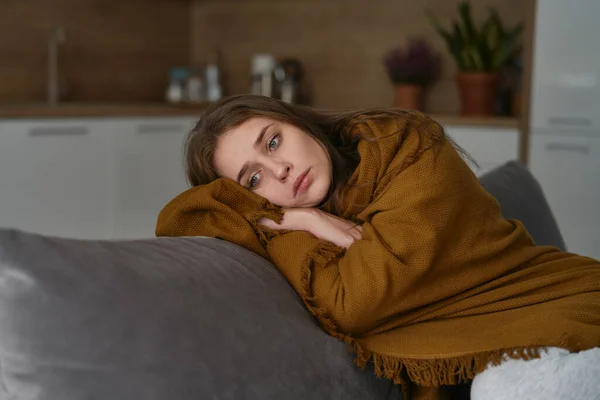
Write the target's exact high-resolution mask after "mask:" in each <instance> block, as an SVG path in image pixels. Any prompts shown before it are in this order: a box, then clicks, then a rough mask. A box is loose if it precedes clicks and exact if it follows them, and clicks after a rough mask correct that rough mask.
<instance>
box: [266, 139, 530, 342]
mask: <svg viewBox="0 0 600 400" xmlns="http://www.w3.org/2000/svg"><path fill="white" fill-rule="evenodd" d="M404 145H407V146H410V139H408V140H407V142H405V143H404ZM404 145H403V146H404ZM406 156H407V155H406V154H405V153H403V152H402V151H398V154H397V156H396V157H406ZM400 161H402V160H400ZM359 218H360V219H361V220H363V221H365V222H364V224H363V239H362V240H359V241H356V242H355V243H354V244H353V245H352V246H350V248H349V249H348V250H346V251H345V252H344V251H343V249H340V248H337V247H336V246H333V245H332V244H331V243H328V242H326V241H322V240H319V239H317V238H316V237H314V236H313V235H311V234H309V233H307V232H290V233H285V234H282V235H279V236H276V237H275V238H274V239H273V240H272V241H271V242H270V243H269V244H268V246H267V251H268V253H269V256H270V257H271V259H272V260H273V262H274V263H275V264H276V265H277V266H278V268H279V269H280V270H281V272H282V273H283V274H284V275H285V276H286V278H287V279H288V280H289V281H290V283H291V284H292V285H293V286H294V288H295V289H296V291H298V292H299V293H300V295H301V296H302V297H303V299H304V300H305V302H306V301H307V300H308V301H309V302H310V304H311V305H312V307H313V308H312V311H313V312H314V310H315V309H319V310H322V311H324V312H325V313H326V314H327V315H328V317H329V318H330V319H332V320H333V322H334V323H335V324H336V325H337V327H338V328H339V329H341V330H342V331H343V332H346V333H349V334H354V335H360V334H366V333H368V332H369V331H371V329H372V328H374V327H376V326H379V327H380V328H379V329H382V328H381V326H382V325H381V324H385V321H386V319H387V318H388V317H390V316H392V315H393V316H395V317H396V318H398V316H399V315H400V316H401V318H403V319H404V320H405V321H406V323H410V322H417V321H418V320H419V319H420V318H426V317H430V315H429V316H427V315H423V311H421V310H419V308H421V307H422V306H424V305H431V304H435V303H436V302H443V301H444V300H445V299H447V298H449V297H450V296H451V295H453V294H456V293H460V292H461V291H462V290H467V289H469V288H471V287H472V285H474V282H475V281H474V280H473V278H472V275H473V273H474V272H476V273H478V274H479V275H477V276H478V279H481V273H485V272H481V271H479V272H477V271H476V270H477V267H478V266H480V265H481V263H480V261H481V260H482V259H484V258H485V257H487V256H488V254H490V252H489V251H488V249H487V248H486V243H494V245H495V246H510V245H511V243H513V242H515V241H518V240H521V239H519V237H522V235H516V234H514V230H515V226H514V225H513V224H512V223H511V222H509V221H506V220H504V219H503V218H502V216H501V213H500V209H499V205H498V203H497V202H496V200H495V199H494V198H493V197H492V196H490V195H489V194H488V193H487V192H486V191H485V190H484V189H483V188H482V187H481V185H480V184H479V181H478V180H477V178H476V176H475V175H474V174H473V173H472V172H471V170H470V169H469V167H468V166H467V165H466V163H465V162H464V161H463V160H462V158H461V157H460V155H459V154H458V152H457V151H456V150H455V148H454V146H453V145H452V144H451V143H450V142H449V141H448V140H446V139H442V140H440V141H439V143H437V144H436V145H435V146H433V147H431V148H430V149H428V150H427V151H424V152H423V153H421V154H420V155H419V157H417V158H416V159H413V160H412V162H411V163H410V165H408V166H407V167H406V168H404V169H403V170H402V171H401V172H399V173H398V174H397V175H395V176H394V177H393V178H392V180H391V183H390V185H389V186H388V187H387V188H386V189H385V191H383V193H382V194H381V195H380V196H379V197H378V198H377V199H376V200H375V201H374V202H373V203H372V204H371V205H369V206H368V207H367V209H365V210H364V211H363V212H362V213H361V214H360V215H359ZM513 244H514V243H513ZM425 283H426V286H427V288H428V289H427V290H422V287H423V286H422V285H421V284H425ZM432 288H433V289H432ZM428 309H429V310H430V309H431V307H428ZM383 326H384V325H383Z"/></svg>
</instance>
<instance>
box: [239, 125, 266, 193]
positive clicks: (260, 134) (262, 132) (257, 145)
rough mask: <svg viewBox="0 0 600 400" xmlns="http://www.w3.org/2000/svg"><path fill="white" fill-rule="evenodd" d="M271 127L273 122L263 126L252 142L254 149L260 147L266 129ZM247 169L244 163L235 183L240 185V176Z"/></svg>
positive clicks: (246, 163) (246, 164)
mask: <svg viewBox="0 0 600 400" xmlns="http://www.w3.org/2000/svg"><path fill="white" fill-rule="evenodd" d="M271 125H273V122H271V123H270V124H268V125H265V126H263V128H262V129H261V130H260V132H259V134H258V136H257V138H256V140H255V141H254V148H255V149H256V148H258V147H259V146H260V144H261V143H262V141H263V138H264V137H265V133H267V129H269V127H271ZM247 169H248V162H247V161H246V162H245V163H244V165H242V168H241V169H240V172H238V176H237V183H240V181H241V180H242V176H244V174H245V173H246V170H247Z"/></svg>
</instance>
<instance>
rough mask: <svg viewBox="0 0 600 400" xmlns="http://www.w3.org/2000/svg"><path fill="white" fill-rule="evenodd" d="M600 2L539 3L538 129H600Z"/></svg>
mask: <svg viewBox="0 0 600 400" xmlns="http://www.w3.org/2000/svg"><path fill="white" fill-rule="evenodd" d="M598 15H600V1H598V0H578V1H575V2H570V1H564V0H543V1H538V2H537V5H536V17H535V19H536V22H535V32H534V38H533V40H534V46H533V65H532V99H531V103H532V104H531V125H532V128H533V129H550V130H561V129H576V130H581V131H583V132H585V131H593V130H595V131H598V130H600V113H598V106H599V105H600V41H599V40H598V34H597V33H598Z"/></svg>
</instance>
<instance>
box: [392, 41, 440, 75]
mask: <svg viewBox="0 0 600 400" xmlns="http://www.w3.org/2000/svg"><path fill="white" fill-rule="evenodd" d="M383 61H384V64H385V67H386V70H387V73H388V76H389V78H390V80H391V81H392V82H394V83H407V84H417V85H421V86H427V85H429V84H430V83H432V82H433V81H434V80H435V79H436V78H437V77H438V74H439V69H440V61H441V60H440V56H439V54H437V53H434V52H433V50H432V49H431V47H430V46H429V45H428V44H427V42H426V41H424V40H422V39H411V40H409V42H408V46H407V47H406V49H403V48H400V47H396V48H394V49H392V50H390V51H389V52H388V53H387V54H386V55H385V57H384V60H383Z"/></svg>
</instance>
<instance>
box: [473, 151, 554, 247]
mask: <svg viewBox="0 0 600 400" xmlns="http://www.w3.org/2000/svg"><path fill="white" fill-rule="evenodd" d="M480 182H481V184H482V185H483V187H484V188H485V189H486V190H487V191H488V192H489V193H491V194H492V196H494V197H495V198H496V199H497V200H498V202H499V203H500V207H501V209H502V215H503V216H504V218H508V219H518V220H520V221H521V222H523V224H524V225H525V227H526V228H527V230H528V231H529V233H530V234H531V236H532V237H533V240H534V241H535V243H536V244H537V245H538V246H556V247H558V248H560V249H561V250H563V251H565V250H566V246H565V242H564V240H563V237H562V235H561V234H560V231H559V229H558V225H557V223H556V220H555V219H554V216H553V215H552V212H551V210H550V206H549V205H548V202H547V201H546V197H545V196H544V193H543V191H542V188H541V186H540V184H539V183H538V181H537V180H536V179H535V178H534V176H533V175H532V174H531V172H529V169H527V168H526V167H525V166H524V165H523V164H521V163H519V162H517V161H511V162H508V163H506V164H504V165H503V166H501V167H499V168H496V169H494V170H492V171H490V172H488V173H487V174H485V175H483V176H482V177H481V178H480Z"/></svg>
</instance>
